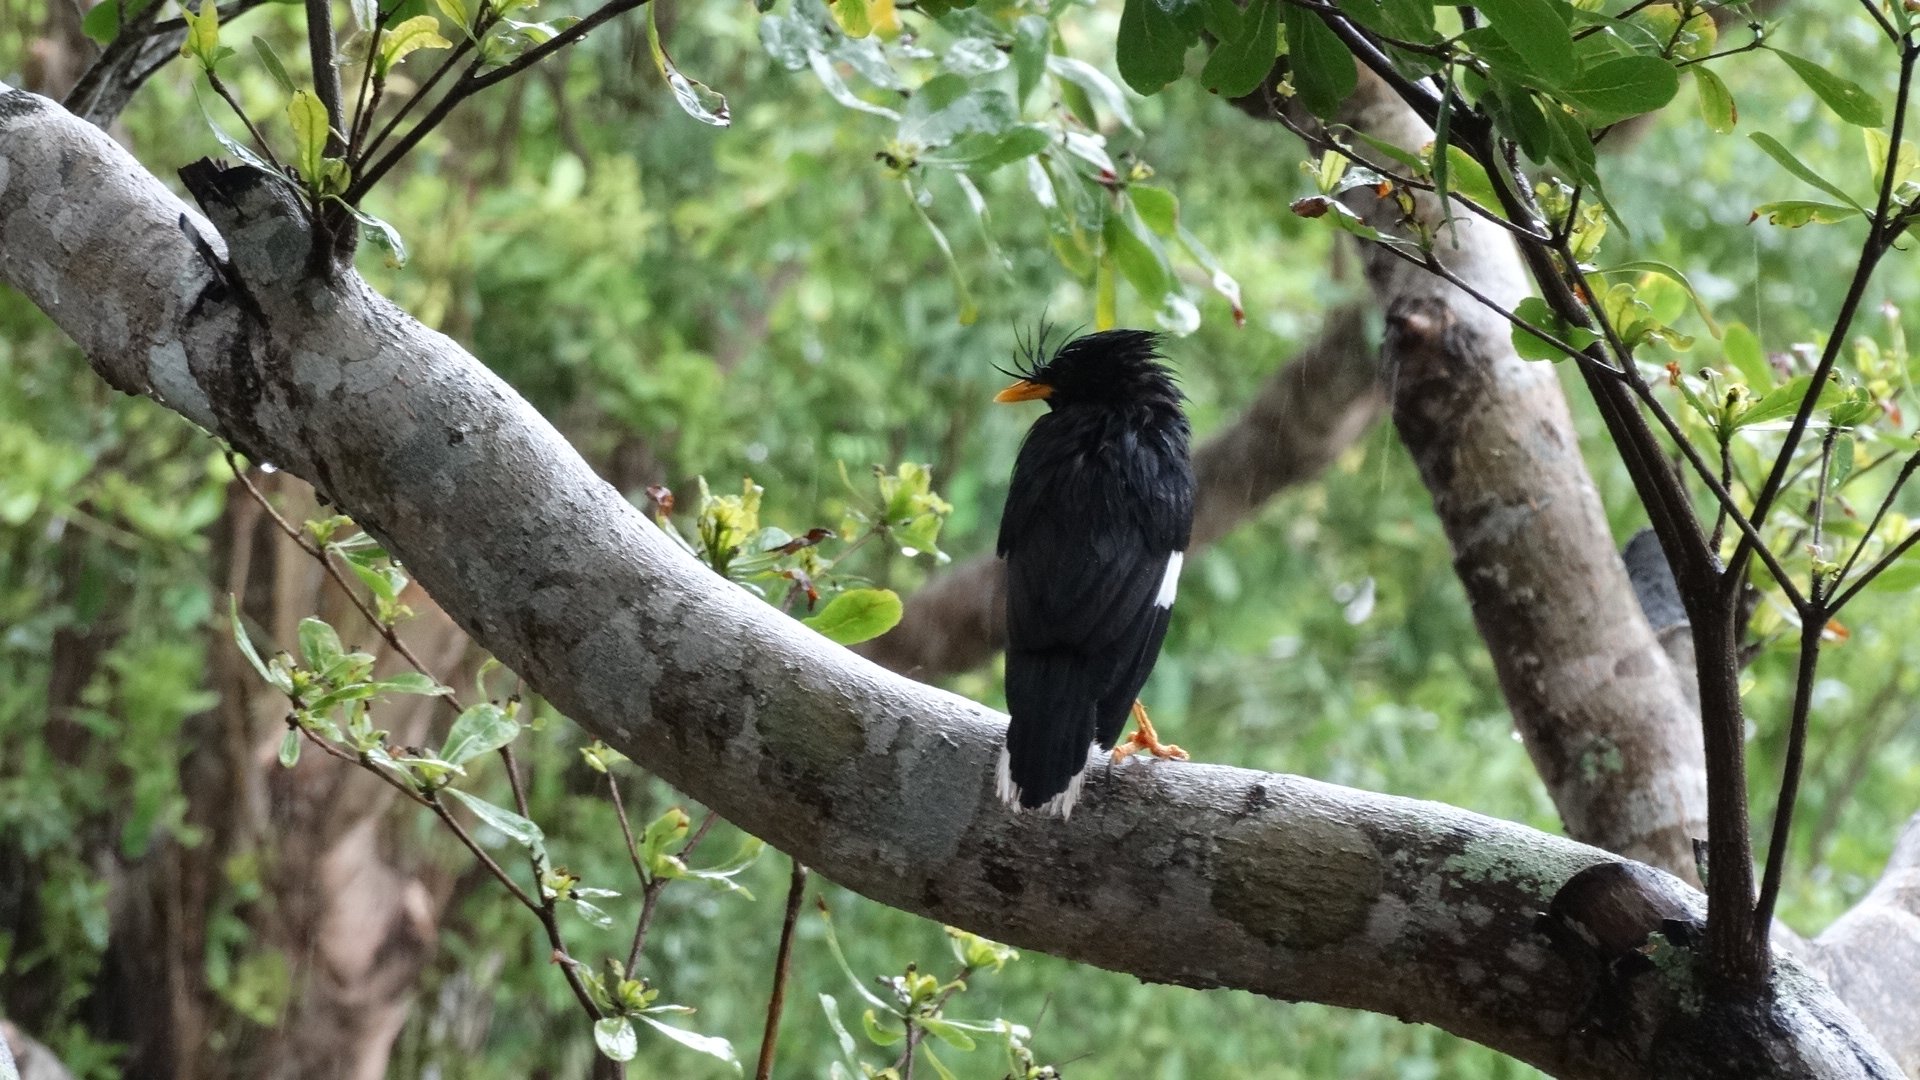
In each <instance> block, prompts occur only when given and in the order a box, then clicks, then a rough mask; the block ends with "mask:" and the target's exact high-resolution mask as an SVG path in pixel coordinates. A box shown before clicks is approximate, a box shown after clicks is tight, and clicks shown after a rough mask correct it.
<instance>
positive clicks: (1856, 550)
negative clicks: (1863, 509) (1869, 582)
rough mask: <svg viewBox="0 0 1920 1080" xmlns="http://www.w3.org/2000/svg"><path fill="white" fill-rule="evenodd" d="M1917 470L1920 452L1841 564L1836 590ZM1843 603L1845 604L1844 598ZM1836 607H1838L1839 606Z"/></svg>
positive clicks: (1902, 469) (1912, 456) (1909, 459)
mask: <svg viewBox="0 0 1920 1080" xmlns="http://www.w3.org/2000/svg"><path fill="white" fill-rule="evenodd" d="M1885 460H1886V457H1885V456H1882V457H1880V458H1878V459H1876V460H1875V461H1874V462H1873V463H1872V464H1870V465H1868V466H1867V468H1868V469H1870V468H1872V467H1873V465H1878V464H1879V463H1880V462H1881V461H1885ZM1915 469H1920V451H1915V452H1914V453H1912V454H1909V455H1908V456H1907V460H1906V463H1905V464H1903V465H1901V466H1900V475H1898V476H1896V477H1894V478H1893V486H1892V487H1891V488H1889V489H1887V495H1886V498H1884V499H1881V500H1880V506H1879V507H1878V508H1877V509H1875V510H1874V512H1873V520H1872V521H1870V522H1868V523H1867V531H1866V532H1864V533H1862V534H1860V542H1859V543H1857V544H1855V545H1853V550H1852V551H1850V552H1848V553H1847V561H1846V562H1844V563H1842V564H1840V573H1839V574H1838V575H1836V576H1835V577H1834V587H1835V588H1839V585H1840V583H1841V582H1843V581H1845V580H1846V579H1847V575H1848V574H1850V573H1852V572H1853V564H1854V563H1856V562H1859V561H1860V553H1861V552H1863V551H1865V550H1867V544H1868V542H1870V541H1871V540H1872V539H1873V534H1874V533H1875V532H1876V531H1878V530H1879V528H1880V521H1881V519H1882V518H1885V517H1886V516H1887V511H1888V510H1890V509H1892V508H1893V500H1894V499H1895V498H1897V497H1898V496H1899V494H1900V489H1901V488H1903V487H1906V486H1907V481H1908V480H1910V479H1912V478H1913V472H1914V470H1915ZM1860 471H1861V472H1866V471H1867V470H1866V469H1862V470H1860ZM1851 595H1853V594H1852V593H1851V592H1848V593H1846V594H1844V596H1851ZM1842 602H1843V603H1844V602H1845V601H1844V598H1843V600H1842ZM1835 606H1836V607H1837V606H1838V605H1835Z"/></svg>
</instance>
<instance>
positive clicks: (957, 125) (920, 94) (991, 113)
mask: <svg viewBox="0 0 1920 1080" xmlns="http://www.w3.org/2000/svg"><path fill="white" fill-rule="evenodd" d="M1018 122H1019V117H1018V115H1017V114H1016V113H1015V111H1014V108H1013V99H1012V98H1010V97H1008V96H1007V95H1006V94H1005V93H1003V92H1002V91H999V90H994V89H991V88H987V87H976V86H974V85H973V84H972V83H970V82H969V81H968V80H967V79H965V78H963V77H961V76H959V75H952V74H948V75H939V76H935V77H934V78H931V79H928V80H927V81H926V83H925V85H923V86H921V87H920V89H919V91H917V92H916V93H915V94H914V95H913V97H912V99H911V100H909V101H908V102H907V108H906V112H905V113H904V114H902V116H901V118H900V131H899V135H898V138H899V140H900V142H902V143H903V144H906V145H907V146H912V147H918V148H931V147H938V146H945V145H947V144H948V143H950V142H953V141H954V140H955V139H958V138H960V137H961V136H963V135H973V134H988V135H997V134H1000V133H1003V132H1005V131H1008V130H1009V129H1011V128H1012V127H1014V125H1016V124H1017V123H1018Z"/></svg>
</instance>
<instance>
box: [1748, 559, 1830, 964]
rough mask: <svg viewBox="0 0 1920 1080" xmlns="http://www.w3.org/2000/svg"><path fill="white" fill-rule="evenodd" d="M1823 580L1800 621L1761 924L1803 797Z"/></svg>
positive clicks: (1774, 897)
mask: <svg viewBox="0 0 1920 1080" xmlns="http://www.w3.org/2000/svg"><path fill="white" fill-rule="evenodd" d="M1822 584H1823V582H1822V580H1821V578H1820V577H1819V576H1818V575H1816V576H1815V577H1814V579H1813V586H1812V595H1811V596H1809V598H1808V599H1809V600H1810V604H1809V610H1810V611H1811V612H1812V615H1813V617H1812V618H1803V619H1802V621H1801V623H1800V663H1799V667H1798V669H1797V670H1796V671H1795V673H1794V685H1793V711H1792V713H1791V715H1790V716H1789V719H1788V721H1787V757H1786V763H1785V764H1784V765H1783V766H1782V769H1781V776H1780V800H1779V802H1778V803H1777V804H1776V805H1775V806H1774V808H1773V832H1772V835H1771V838H1770V839H1769V840H1768V841H1767V867H1766V871H1765V873H1764V874H1763V875H1762V876H1761V878H1760V899H1759V901H1758V902H1756V903H1755V904H1754V908H1753V912H1754V921H1755V923H1756V924H1757V925H1759V926H1761V927H1768V926H1771V925H1773V908H1774V904H1775V902H1776V901H1778V900H1779V898H1780V877H1781V874H1782V873H1783V872H1784V870H1785V866H1786V861H1787V840H1788V837H1789V836H1791V835H1792V830H1793V806H1794V803H1795V801H1797V800H1798V798H1799V796H1800V773H1801V769H1802V767H1803V765H1804V764H1805V761H1806V753H1807V723H1808V719H1809V718H1810V716H1811V714H1812V712H1813V678H1814V673H1815V671H1816V670H1817V668H1818V667H1819V664H1820V635H1821V634H1823V633H1825V632H1826V628H1827V616H1826V611H1825V609H1824V608H1823V607H1822V605H1821V599H1822V597H1821V586H1822Z"/></svg>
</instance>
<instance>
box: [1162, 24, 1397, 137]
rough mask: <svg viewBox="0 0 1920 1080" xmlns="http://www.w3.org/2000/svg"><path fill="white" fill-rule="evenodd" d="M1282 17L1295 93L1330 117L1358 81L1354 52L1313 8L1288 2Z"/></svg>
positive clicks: (1313, 109) (1315, 110) (1312, 108)
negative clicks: (1284, 22) (1348, 49)
mask: <svg viewBox="0 0 1920 1080" xmlns="http://www.w3.org/2000/svg"><path fill="white" fill-rule="evenodd" d="M1149 2H1151V0H1149ZM1284 17H1285V20H1286V27H1287V65H1288V67H1289V68H1290V69H1291V71H1292V78H1293V89H1294V93H1296V94H1298V95H1300V101H1301V103H1302V104H1304V105H1305V106H1306V107H1307V109H1308V111H1310V112H1312V113H1313V114H1314V115H1315V116H1318V117H1320V118H1322V119H1325V118H1327V117H1330V116H1332V115H1333V110H1334V109H1336V108H1337V107H1339V105H1340V103H1341V102H1342V101H1345V100H1346V99H1347V95H1349V94H1351V93H1353V91H1354V88H1355V87H1356V86H1358V85H1360V71H1359V69H1358V68H1356V67H1355V66H1354V61H1353V54H1352V53H1350V52H1348V51H1347V47H1346V46H1345V45H1343V44H1341V42H1340V38H1339V37H1338V36H1337V35H1336V34H1334V32H1333V31H1332V30H1331V29H1330V28H1328V26H1327V24H1326V23H1324V22H1321V21H1320V16H1318V15H1316V14H1314V13H1313V12H1312V11H1309V10H1307V9H1306V8H1304V7H1300V6H1298V5H1296V4H1288V5H1287V10H1286V12H1285V15H1284Z"/></svg>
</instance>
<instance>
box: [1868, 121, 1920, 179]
mask: <svg viewBox="0 0 1920 1080" xmlns="http://www.w3.org/2000/svg"><path fill="white" fill-rule="evenodd" d="M1860 134H1861V135H1862V136H1863V137H1864V138H1865V139H1866V143H1867V174H1868V175H1869V176H1872V177H1873V178H1874V180H1875V181H1879V180H1880V179H1882V178H1883V177H1884V176H1885V175H1886V169H1887V159H1888V157H1889V156H1890V155H1891V152H1892V150H1893V141H1892V139H1891V138H1889V137H1888V135H1887V133H1886V132H1884V131H1881V130H1880V129H1879V128H1862V129H1860ZM1916 167H1920V153H1917V152H1916V151H1915V150H1914V146H1913V143H1911V142H1909V141H1908V140H1906V139H1901V140H1900V153H1899V155H1898V156H1897V157H1895V158H1894V160H1893V183H1894V186H1895V187H1898V186H1899V185H1900V184H1901V182H1903V181H1905V180H1906V179H1907V178H1908V177H1909V176H1912V175H1913V171H1914V169H1915V168H1916Z"/></svg>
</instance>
